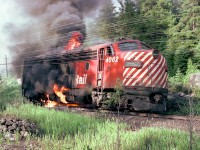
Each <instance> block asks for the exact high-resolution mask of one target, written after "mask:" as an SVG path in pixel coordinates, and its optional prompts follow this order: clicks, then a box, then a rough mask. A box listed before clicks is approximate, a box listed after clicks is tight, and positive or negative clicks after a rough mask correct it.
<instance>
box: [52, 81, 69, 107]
mask: <svg viewBox="0 0 200 150" xmlns="http://www.w3.org/2000/svg"><path fill="white" fill-rule="evenodd" d="M68 90H69V89H68V88H65V87H64V86H62V87H61V88H60V89H59V87H58V85H57V84H54V86H53V91H54V92H55V94H56V95H57V96H58V97H59V98H60V101H61V102H62V103H65V104H67V103H68V102H67V101H66V96H65V95H64V94H63V92H64V91H68Z"/></svg>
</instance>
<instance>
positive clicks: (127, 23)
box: [117, 0, 139, 39]
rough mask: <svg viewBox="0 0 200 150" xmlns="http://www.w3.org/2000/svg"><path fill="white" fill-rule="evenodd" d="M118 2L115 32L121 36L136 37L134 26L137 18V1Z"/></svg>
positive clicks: (125, 0) (119, 0)
mask: <svg viewBox="0 0 200 150" xmlns="http://www.w3.org/2000/svg"><path fill="white" fill-rule="evenodd" d="M118 2H119V4H120V8H119V10H120V11H119V12H118V17H117V18H118V19H117V33H118V36H120V37H123V38H133V39H135V38H137V35H136V30H135V29H136V26H137V25H135V23H136V24H137V21H138V20H137V19H138V18H139V9H138V3H135V2H133V1H131V0H124V1H122V0H118Z"/></svg>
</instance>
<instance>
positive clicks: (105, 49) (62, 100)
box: [22, 40, 168, 111]
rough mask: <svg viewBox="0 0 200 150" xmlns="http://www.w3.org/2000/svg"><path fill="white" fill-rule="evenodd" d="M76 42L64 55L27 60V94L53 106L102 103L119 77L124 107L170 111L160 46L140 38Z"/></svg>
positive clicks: (24, 77) (95, 104)
mask: <svg viewBox="0 0 200 150" xmlns="http://www.w3.org/2000/svg"><path fill="white" fill-rule="evenodd" d="M72 43H74V42H73V41H71V44H70V46H69V45H68V46H66V47H65V48H64V49H65V50H64V49H63V50H62V51H61V52H59V53H58V52H57V53H51V54H47V55H40V56H35V57H32V58H28V59H26V60H25V61H24V69H23V82H22V91H23V95H24V96H25V97H26V98H28V99H29V100H31V101H33V102H40V103H44V104H46V103H48V104H52V105H53V106H55V105H57V104H58V103H59V104H62V105H68V104H70V103H71V104H73V105H75V106H76V104H77V105H83V104H91V105H93V106H101V105H102V104H103V103H104V102H105V100H107V99H109V98H110V97H111V96H112V94H113V93H114V92H115V87H116V81H117V80H119V81H120V82H121V83H122V86H123V88H122V89H123V95H122V101H123V107H124V108H127V109H130V110H145V111H146V110H150V111H165V110H166V97H167V94H168V89H167V76H168V73H167V71H168V67H167V63H166V59H165V58H164V57H163V56H162V55H161V54H160V53H159V51H158V50H154V49H152V48H150V47H149V46H147V45H145V44H144V43H143V42H141V41H139V40H120V41H118V42H108V43H104V44H99V45H95V46H91V47H86V48H83V47H80V44H72ZM75 43H76V42H75Z"/></svg>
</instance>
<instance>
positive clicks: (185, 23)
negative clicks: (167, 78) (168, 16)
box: [168, 0, 200, 73]
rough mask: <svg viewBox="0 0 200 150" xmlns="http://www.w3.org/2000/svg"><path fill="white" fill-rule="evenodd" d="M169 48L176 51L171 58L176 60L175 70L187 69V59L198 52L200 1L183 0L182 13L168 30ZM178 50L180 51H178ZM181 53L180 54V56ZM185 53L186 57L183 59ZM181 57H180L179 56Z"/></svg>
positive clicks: (182, 70) (183, 70)
mask: <svg viewBox="0 0 200 150" xmlns="http://www.w3.org/2000/svg"><path fill="white" fill-rule="evenodd" d="M168 36H169V40H168V50H169V51H171V53H172V51H173V52H174V54H177V53H178V54H177V55H172V57H171V59H173V60H174V64H175V65H174V66H173V65H172V66H170V68H172V69H173V70H177V68H180V70H181V72H182V73H185V71H186V70H187V67H186V66H187V60H188V59H189V58H193V56H194V55H195V54H196V50H195V48H196V47H197V44H198V43H199V39H200V1H199V0H184V1H182V5H181V9H180V14H179V15H177V17H176V19H174V21H173V22H172V24H171V25H170V28H169V30H168ZM177 51H178V52H177ZM179 54H180V56H179ZM183 55H184V59H183V60H181V59H182V58H181V57H182V56H183ZM173 57H174V58H173ZM177 57H179V58H177Z"/></svg>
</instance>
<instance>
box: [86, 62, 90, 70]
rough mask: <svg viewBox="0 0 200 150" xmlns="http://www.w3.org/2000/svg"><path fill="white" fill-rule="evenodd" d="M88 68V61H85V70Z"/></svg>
mask: <svg viewBox="0 0 200 150" xmlns="http://www.w3.org/2000/svg"><path fill="white" fill-rule="evenodd" d="M89 68H90V63H89V62H86V63H85V70H89Z"/></svg>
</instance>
